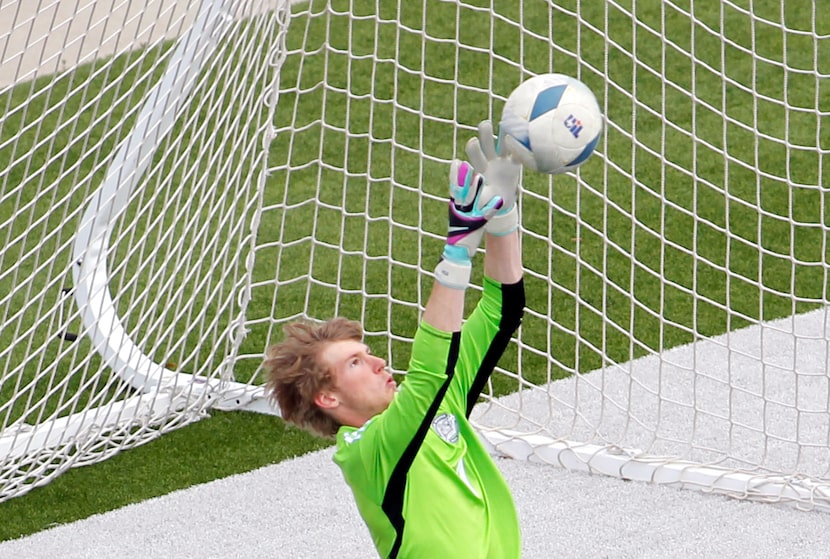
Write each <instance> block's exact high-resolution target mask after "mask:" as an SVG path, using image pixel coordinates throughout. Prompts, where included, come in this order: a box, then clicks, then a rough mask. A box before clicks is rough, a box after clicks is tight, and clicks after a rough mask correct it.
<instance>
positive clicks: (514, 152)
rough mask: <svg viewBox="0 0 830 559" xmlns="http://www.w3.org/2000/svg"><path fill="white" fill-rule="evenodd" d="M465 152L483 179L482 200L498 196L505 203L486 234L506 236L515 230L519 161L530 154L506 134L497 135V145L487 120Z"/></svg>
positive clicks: (519, 176)
mask: <svg viewBox="0 0 830 559" xmlns="http://www.w3.org/2000/svg"><path fill="white" fill-rule="evenodd" d="M466 151H467V157H468V158H469V160H470V163H472V165H473V167H474V168H475V170H476V171H478V172H479V173H480V174H481V175H483V176H484V183H485V185H484V190H483V193H482V198H484V199H487V198H488V197H492V196H498V197H500V198H501V199H502V200H504V203H503V204H502V206H501V208H500V210H499V212H498V213H497V214H496V216H495V218H494V219H493V220H492V221H491V222H490V223H489V224H488V226H487V232H488V233H491V234H494V235H506V234H507V233H509V232H511V231H514V230H515V229H516V228H517V227H518V213H517V212H516V211H515V207H516V197H517V196H518V193H519V186H520V182H521V178H522V161H523V158H525V157H531V155H530V152H529V151H528V150H527V148H525V147H524V146H522V145H521V144H520V143H519V142H518V141H517V140H516V139H515V138H513V137H512V136H509V135H504V134H503V135H500V137H499V138H498V142H497V141H496V138H495V136H494V135H493V124H492V123H491V122H490V121H489V120H484V121H482V122H481V123H480V124H479V125H478V136H477V137H473V138H471V139H470V140H469V141H468V142H467V146H466Z"/></svg>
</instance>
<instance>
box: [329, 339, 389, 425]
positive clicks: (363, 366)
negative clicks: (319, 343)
mask: <svg viewBox="0 0 830 559" xmlns="http://www.w3.org/2000/svg"><path fill="white" fill-rule="evenodd" d="M320 359H321V361H322V362H323V363H324V364H325V365H327V366H328V367H329V370H330V371H332V380H333V382H332V386H331V387H330V388H328V389H326V390H322V391H321V392H320V393H319V394H318V395H317V398H315V403H316V404H317V405H318V406H320V407H321V408H323V409H324V410H326V412H327V413H329V414H331V415H332V416H333V417H334V418H335V419H337V420H338V421H339V422H340V423H342V424H343V425H350V426H353V427H360V426H361V425H363V424H364V423H366V421H368V420H369V419H371V418H372V417H374V416H376V415H377V414H379V413H381V412H382V411H384V410H385V409H386V408H387V407H388V406H389V404H390V403H391V402H392V399H393V398H394V397H395V393H396V392H397V383H396V382H395V379H394V378H393V377H392V374H391V373H390V372H389V371H387V370H386V361H385V360H384V359H381V358H380V357H376V356H374V355H372V352H371V351H370V350H369V347H368V346H366V344H364V343H363V342H359V341H356V340H339V341H335V342H331V343H329V344H327V345H326V347H325V349H324V350H323V352H322V353H321V354H320Z"/></svg>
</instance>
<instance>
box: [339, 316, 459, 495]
mask: <svg viewBox="0 0 830 559" xmlns="http://www.w3.org/2000/svg"><path fill="white" fill-rule="evenodd" d="M459 345H460V333H458V332H456V333H451V332H444V331H441V330H438V329H436V328H434V327H432V326H431V325H429V324H428V323H425V322H422V323H421V325H420V327H419V328H418V331H417V332H416V334H415V340H414V342H413V346H412V356H411V358H410V364H409V370H408V373H407V375H406V378H405V379H404V381H403V382H402V383H401V384H400V387H399V388H398V393H397V394H396V395H395V398H394V399H393V400H392V403H391V404H390V405H389V407H388V408H387V409H386V410H385V411H384V412H383V413H381V414H379V415H377V416H375V417H374V418H372V420H370V422H368V423H367V424H366V425H364V426H363V427H361V428H360V429H347V428H341V430H340V432H339V433H338V449H339V450H338V453H337V454H336V455H335V462H337V463H338V464H339V465H340V466H341V469H343V471H344V474H345V475H346V476H347V478H352V479H349V480H348V481H349V483H350V485H353V486H354V483H359V481H358V480H359V479H361V478H362V479H364V480H365V483H371V484H372V487H364V488H363V489H364V490H365V491H367V492H368V494H367V497H369V498H370V499H372V500H379V499H382V498H383V495H384V494H386V493H389V486H390V485H394V484H395V483H401V484H402V483H404V482H405V479H398V480H395V479H393V478H394V477H395V476H402V478H403V477H405V475H406V471H408V468H409V466H410V465H411V463H412V461H413V460H414V458H415V455H416V454H417V452H418V449H419V448H420V446H421V444H422V443H423V440H424V437H425V436H426V434H427V431H428V430H429V427H430V425H431V423H432V420H433V419H434V418H435V415H436V413H437V411H438V407H439V406H440V405H441V402H442V400H443V399H444V397H445V395H446V392H447V390H448V388H449V386H450V384H451V381H452V378H453V375H454V372H455V364H456V361H457V360H458V348H459ZM352 468H357V470H356V471H350V470H351V469H352ZM353 482H354V483H353Z"/></svg>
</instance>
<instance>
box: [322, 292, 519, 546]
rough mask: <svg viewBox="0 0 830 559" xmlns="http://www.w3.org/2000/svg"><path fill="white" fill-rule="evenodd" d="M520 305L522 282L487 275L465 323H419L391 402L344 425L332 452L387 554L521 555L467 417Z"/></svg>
mask: <svg viewBox="0 0 830 559" xmlns="http://www.w3.org/2000/svg"><path fill="white" fill-rule="evenodd" d="M523 308H524V288H523V284H522V282H519V283H517V284H512V285H502V284H499V283H496V282H495V281H492V280H489V279H485V285H484V293H483V295H482V298H481V301H480V302H479V304H478V305H477V307H476V309H475V310H474V311H473V313H472V314H471V315H470V317H469V319H468V320H467V321H466V322H465V323H464V326H463V327H462V329H461V332H452V333H451V332H444V331H441V330H438V329H436V328H433V327H432V326H430V325H429V324H427V323H422V324H421V325H420V328H419V329H418V332H417V333H416V335H415V340H414V344H413V347H412V357H411V360H410V365H409V371H408V374H407V376H406V379H405V380H404V382H403V383H401V386H400V388H399V390H398V393H397V394H396V396H395V398H394V400H393V401H392V403H391V404H390V405H389V407H388V408H387V409H386V410H385V411H384V412H383V413H381V414H379V415H377V416H375V417H373V418H372V419H370V420H369V421H367V422H366V423H365V424H364V425H363V426H362V427H360V428H354V427H346V426H344V427H341V428H340V430H339V431H338V433H337V451H336V453H335V455H334V461H335V463H337V465H338V466H340V468H341V470H342V471H343V475H344V477H345V479H346V482H347V483H348V485H349V486H350V487H351V489H352V492H353V493H354V497H355V500H356V502H357V507H358V509H359V510H360V513H361V515H362V517H363V519H364V521H365V522H366V525H367V526H368V527H369V531H370V532H371V535H372V539H373V540H374V543H375V547H376V548H377V550H378V553H379V554H380V556H381V557H389V558H396V557H397V558H401V559H420V558H423V559H467V558H469V559H483V558H488V559H497V558H498V559H502V558H503V559H516V558H517V557H519V555H520V538H519V524H518V518H517V516H516V509H515V506H514V504H513V498H512V496H511V494H510V491H509V489H508V487H507V484H506V482H505V480H504V478H503V477H502V475H501V472H499V470H498V469H497V467H496V465H495V463H494V462H493V459H492V457H491V456H490V455H489V454H488V452H487V450H486V449H485V447H484V445H483V444H482V442H481V440H480V439H479V438H478V435H477V434H476V433H475V432H474V430H473V428H472V426H471V425H470V422H469V420H468V418H469V415H470V412H471V411H472V408H473V405H474V404H475V403H476V401H477V399H478V396H479V394H480V393H481V390H482V388H483V386H484V384H485V383H486V382H487V379H488V378H489V376H490V373H491V372H492V370H493V368H494V367H495V365H496V362H497V361H498V359H499V357H500V356H501V354H502V352H503V351H504V348H505V347H506V345H507V343H508V342H509V340H510V337H511V335H512V333H513V332H514V331H515V329H516V328H517V327H518V324H519V321H520V320H521V314H522V310H523Z"/></svg>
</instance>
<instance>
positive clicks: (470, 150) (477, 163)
mask: <svg viewBox="0 0 830 559" xmlns="http://www.w3.org/2000/svg"><path fill="white" fill-rule="evenodd" d="M466 151H467V159H469V160H470V163H471V164H472V166H473V167H474V168H475V170H476V171H478V172H479V173H486V172H487V156H486V155H484V152H483V151H482V150H481V144H479V142H478V138H470V139H469V140H468V141H467V146H466Z"/></svg>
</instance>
